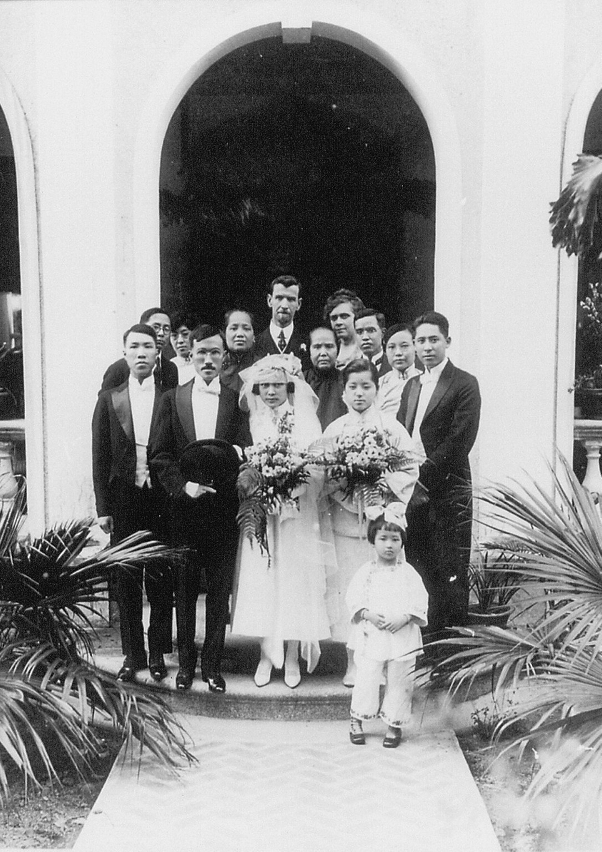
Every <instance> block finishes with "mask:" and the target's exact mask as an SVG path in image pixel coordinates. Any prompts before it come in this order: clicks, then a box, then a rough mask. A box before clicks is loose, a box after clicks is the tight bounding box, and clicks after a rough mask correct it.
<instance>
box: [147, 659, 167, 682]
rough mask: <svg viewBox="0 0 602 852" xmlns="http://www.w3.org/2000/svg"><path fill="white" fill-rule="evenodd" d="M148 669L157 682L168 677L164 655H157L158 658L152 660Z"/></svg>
mask: <svg viewBox="0 0 602 852" xmlns="http://www.w3.org/2000/svg"><path fill="white" fill-rule="evenodd" d="M148 670H149V672H150V676H151V677H152V679H153V680H154V681H156V682H157V683H159V681H161V680H163V678H165V677H167V668H166V666H165V662H164V661H163V657H157V659H156V660H151V661H150V663H149V664H148Z"/></svg>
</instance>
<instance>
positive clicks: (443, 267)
mask: <svg viewBox="0 0 602 852" xmlns="http://www.w3.org/2000/svg"><path fill="white" fill-rule="evenodd" d="M281 5H282V15H283V17H282V20H281V21H276V22H271V23H266V22H265V19H264V18H263V13H262V11H261V9H259V8H253V9H250V10H248V11H245V12H244V13H240V14H237V15H232V16H231V17H228V18H227V19H220V20H219V21H218V20H217V19H215V20H208V21H207V26H206V29H205V31H204V33H203V37H202V38H201V39H199V38H198V37H195V38H194V39H191V40H190V41H189V42H187V43H186V44H185V45H183V46H182V47H181V49H180V50H179V51H176V52H175V53H174V54H173V55H172V56H171V58H170V61H169V63H168V64H167V65H165V66H163V67H162V68H160V69H158V70H157V74H156V76H155V78H154V80H153V82H152V84H151V86H150V89H149V94H148V97H147V100H146V102H145V104H144V105H143V109H142V114H141V121H140V124H139V132H138V135H137V143H136V149H135V158H134V252H135V258H134V262H135V282H136V303H137V307H138V308H140V309H143V308H144V307H145V306H146V305H147V304H150V303H152V302H153V301H156V300H157V298H158V296H159V293H160V257H159V242H160V240H159V233H160V226H159V217H158V215H157V211H158V209H159V197H158V196H159V173H160V156H161V149H162V146H163V142H164V137H165V133H166V131H167V127H168V125H169V121H170V120H171V117H172V115H173V113H174V111H175V110H176V108H177V106H178V104H179V102H180V101H181V99H182V97H183V96H184V95H185V94H186V91H187V90H188V89H189V88H190V86H191V85H192V84H193V83H194V81H195V80H197V79H198V78H199V77H201V75H202V74H203V73H204V72H205V71H206V70H207V68H209V67H210V66H211V65H212V64H213V63H214V62H215V61H216V60H218V59H219V58H220V57H223V56H226V55H227V54H228V53H229V52H231V51H232V50H234V49H236V48H238V47H240V46H242V45H245V44H251V43H252V42H255V41H258V40H260V39H263V38H270V37H275V36H278V37H283V38H284V39H285V40H287V39H289V40H290V39H293V40H294V39H295V38H299V37H301V38H303V39H306V38H307V37H309V35H310V34H311V36H312V37H313V36H314V35H315V36H321V37H324V38H329V39H332V40H333V41H339V42H342V43H344V44H348V45H350V46H352V47H354V48H357V49H359V50H360V51H363V52H364V53H366V54H367V55H369V56H371V57H372V58H374V59H376V60H377V61H378V62H380V63H381V65H383V66H384V67H385V68H387V69H388V70H389V71H390V72H391V73H392V74H393V75H394V76H396V77H397V78H398V79H399V80H400V81H401V83H402V84H403V85H404V86H405V87H406V88H407V90H408V91H409V92H410V94H411V95H412V97H413V98H414V100H415V101H416V104H417V105H418V107H419V109H420V110H421V112H422V114H423V115H424V117H425V120H426V123H427V126H428V130H429V133H430V135H431V140H432V145H433V150H434V158H435V162H436V165H437V187H436V203H435V206H436V233H437V242H436V246H435V255H434V269H435V274H434V290H435V303H436V304H437V305H438V307H439V308H440V309H441V310H443V311H445V313H446V314H447V315H448V316H449V318H450V321H451V322H452V323H453V322H454V321H456V320H457V321H458V323H459V318H460V303H461V276H460V268H461V211H462V206H461V200H462V194H461V167H460V152H459V141H458V134H457V128H456V125H455V120H454V117H453V113H452V110H451V107H450V105H449V102H448V101H447V98H446V96H445V93H444V88H443V87H442V86H441V85H440V81H439V80H438V78H437V75H436V74H434V73H433V71H432V69H431V68H430V66H429V63H428V62H427V61H426V60H425V58H424V56H423V55H422V53H421V52H420V51H419V50H417V49H416V48H415V46H414V45H413V44H412V43H410V42H409V41H405V40H404V39H403V38H400V37H399V34H398V33H396V35H395V38H393V37H392V34H391V31H390V27H389V26H388V25H387V22H386V21H385V20H380V19H379V17H378V15H373V14H370V15H367V14H365V13H358V12H357V10H356V11H355V12H354V14H353V16H351V17H350V16H349V12H348V11H346V10H344V9H343V10H342V9H340V8H338V6H337V4H328V3H325V4H323V6H321V15H322V17H323V18H326V17H327V16H328V20H327V21H324V20H322V21H315V20H314V21H311V20H309V21H305V20H304V21H299V20H295V22H294V23H290V22H288V20H287V19H286V15H287V11H286V4H284V3H283V4H281ZM439 271H441V274H438V272H439ZM458 348H459V347H458Z"/></svg>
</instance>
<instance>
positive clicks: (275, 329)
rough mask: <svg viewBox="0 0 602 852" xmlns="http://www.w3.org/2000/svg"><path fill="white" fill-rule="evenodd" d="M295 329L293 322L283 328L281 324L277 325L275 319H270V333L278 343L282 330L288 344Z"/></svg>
mask: <svg viewBox="0 0 602 852" xmlns="http://www.w3.org/2000/svg"><path fill="white" fill-rule="evenodd" d="M294 330H295V326H294V325H293V323H292V322H291V323H290V324H289V325H286V326H285V327H284V328H281V327H280V326H279V325H276V323H275V322H274V320H270V335H271V336H272V340H273V341H274V342H275V343H278V338H279V337H280V332H282V333H283V334H284V339H285V340H286V342H287V344H288V342H289V340H290V339H291V337H292V334H293V331H294Z"/></svg>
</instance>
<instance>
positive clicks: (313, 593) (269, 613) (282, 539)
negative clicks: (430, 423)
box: [232, 402, 334, 672]
mask: <svg viewBox="0 0 602 852" xmlns="http://www.w3.org/2000/svg"><path fill="white" fill-rule="evenodd" d="M263 409H265V410H262V408H259V409H258V412H257V414H256V415H255V416H253V417H251V435H252V437H253V442H254V443H256V442H257V441H260V440H262V439H265V438H274V437H276V436H277V434H278V422H279V421H280V420H281V418H282V416H283V415H284V414H285V412H287V411H289V412H290V411H291V410H293V412H294V409H291V406H290V404H289V403H288V402H285V403H284V404H283V405H281V406H280V407H279V408H278V409H277V418H276V419H273V417H272V412H271V410H270V409H268V408H267V406H263ZM313 417H314V418H315V420H314V419H313V418H312V417H311V416H310V415H307V414H306V416H304V418H303V422H297V420H295V422H294V425H293V430H292V434H291V442H292V443H294V445H295V446H296V448H298V449H301V450H304V449H307V447H308V446H309V445H310V444H311V443H313V442H314V441H315V440H316V439H317V438H319V437H320V435H321V429H320V423H319V421H318V418H317V416H315V415H314V416H313ZM320 487H321V476H320V472H319V471H318V470H316V471H314V472H313V473H312V476H311V478H310V481H309V482H308V483H307V485H305V486H303V488H302V493H301V494H300V495H299V497H298V509H296V508H293V507H291V506H285V507H284V508H283V509H282V511H281V512H280V514H275V515H270V516H269V517H268V542H269V549H270V559H269V560H268V556H267V555H266V554H264V553H262V552H261V550H260V548H259V545H258V543H257V542H250V541H249V540H248V539H247V538H245V539H242V540H241V542H240V546H239V554H238V564H237V575H236V579H235V585H234V595H233V612H232V632H233V633H237V634H242V635H245V636H255V637H258V638H261V639H262V640H264V642H263V643H262V647H263V649H264V651H266V653H267V654H268V656H269V658H270V660H271V662H272V664H273V665H274V666H275V667H276V668H281V667H282V665H283V663H284V642H285V641H286V640H299V641H300V643H301V644H300V651H301V656H302V657H303V658H304V659H305V660H306V661H307V667H308V671H310V672H311V671H313V669H314V668H315V666H316V665H317V662H318V659H319V657H320V645H319V641H320V639H328V638H329V637H330V626H329V617H328V613H327V607H326V574H327V572H329V571H333V570H334V567H333V563H334V547H333V545H332V541H331V542H330V543H329V542H328V540H327V539H328V535H327V534H324V535H323V530H322V529H321V526H320V518H319V516H318V509H317V500H318V496H319V492H320Z"/></svg>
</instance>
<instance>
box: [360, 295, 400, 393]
mask: <svg viewBox="0 0 602 852" xmlns="http://www.w3.org/2000/svg"><path fill="white" fill-rule="evenodd" d="M354 325H355V333H356V335H357V339H358V341H359V344H360V349H361V350H362V353H363V355H364V357H365V358H367V359H368V360H369V361H372V363H373V364H374V366H375V367H376V369H377V371H378V377H379V378H380V377H381V376H384V374H385V373H388V372H389V370H390V369H391V365H390V364H389V362H388V361H387V359H386V358H385V352H384V349H383V335H384V333H385V331H386V323H385V315H384V314H381V313H379V312H378V311H375V310H374V308H364V309H363V310H361V311H359V312H358V313H357V314H356V315H355V322H354Z"/></svg>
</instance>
